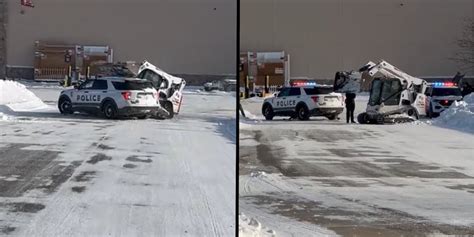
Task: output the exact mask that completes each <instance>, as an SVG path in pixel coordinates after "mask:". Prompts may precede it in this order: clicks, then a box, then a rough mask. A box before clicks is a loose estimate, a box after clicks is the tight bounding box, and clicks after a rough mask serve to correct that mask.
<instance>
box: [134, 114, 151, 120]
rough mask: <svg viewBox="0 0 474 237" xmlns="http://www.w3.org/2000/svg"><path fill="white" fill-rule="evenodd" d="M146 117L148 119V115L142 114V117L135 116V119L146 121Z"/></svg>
mask: <svg viewBox="0 0 474 237" xmlns="http://www.w3.org/2000/svg"><path fill="white" fill-rule="evenodd" d="M148 117H149V115H147V114H144V115H139V116H137V119H147V118H148Z"/></svg>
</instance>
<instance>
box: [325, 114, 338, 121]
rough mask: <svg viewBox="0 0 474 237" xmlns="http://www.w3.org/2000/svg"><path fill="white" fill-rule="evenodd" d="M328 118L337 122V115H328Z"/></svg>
mask: <svg viewBox="0 0 474 237" xmlns="http://www.w3.org/2000/svg"><path fill="white" fill-rule="evenodd" d="M326 118H328V119H329V120H335V119H336V118H337V115H336V114H330V115H326Z"/></svg>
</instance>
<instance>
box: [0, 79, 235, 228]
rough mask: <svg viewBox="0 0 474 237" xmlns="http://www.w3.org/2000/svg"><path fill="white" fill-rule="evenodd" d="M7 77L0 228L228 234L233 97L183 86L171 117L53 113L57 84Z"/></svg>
mask: <svg viewBox="0 0 474 237" xmlns="http://www.w3.org/2000/svg"><path fill="white" fill-rule="evenodd" d="M11 83H13V82H2V81H0V85H1V87H0V96H1V97H0V100H1V101H2V104H1V105H0V113H2V114H0V118H3V119H0V160H1V161H2V163H1V165H0V203H1V204H0V220H1V222H0V235H2V234H8V235H11V236H234V235H235V233H236V226H235V215H236V210H235V202H236V200H235V186H236V176H235V170H236V169H235V168H236V167H235V164H236V161H235V149H236V147H235V146H236V142H235V138H236V132H235V131H236V130H235V128H236V120H235V95H234V94H230V93H212V94H211V93H204V92H200V91H196V90H194V89H193V88H189V89H187V90H186V91H185V94H184V101H183V103H184V104H183V107H182V108H181V113H180V114H179V115H178V116H176V117H175V118H174V119H171V120H154V119H147V120H105V119H101V118H97V117H94V116H89V115H81V114H75V115H70V116H64V115H61V114H59V112H58V110H57V107H56V100H57V98H58V95H59V92H60V90H61V88H60V87H58V86H56V85H52V84H38V83H32V84H29V83H26V87H22V86H21V85H18V84H15V85H12V84H11ZM23 83H24V84H25V82H23ZM11 88H16V89H15V90H17V91H16V92H15V93H13V92H14V91H13V90H11ZM10 90H11V91H10ZM18 91H20V92H21V93H22V96H18V93H19V92H18ZM28 91H31V92H32V93H34V94H29V93H28ZM25 95H26V97H28V99H27V100H25ZM37 97H39V98H40V99H41V100H39V101H38V100H37V99H35V98H37ZM31 101H33V102H31ZM28 103H29V104H28ZM34 103H37V104H34Z"/></svg>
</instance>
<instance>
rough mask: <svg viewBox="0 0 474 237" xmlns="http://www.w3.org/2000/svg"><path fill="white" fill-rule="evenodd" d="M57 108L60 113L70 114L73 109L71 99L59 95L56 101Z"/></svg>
mask: <svg viewBox="0 0 474 237" xmlns="http://www.w3.org/2000/svg"><path fill="white" fill-rule="evenodd" d="M58 109H59V112H61V114H72V113H74V110H73V109H72V103H71V100H70V99H69V98H68V97H61V98H59V101H58Z"/></svg>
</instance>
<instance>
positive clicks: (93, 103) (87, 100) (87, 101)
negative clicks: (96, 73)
mask: <svg viewBox="0 0 474 237" xmlns="http://www.w3.org/2000/svg"><path fill="white" fill-rule="evenodd" d="M106 92H107V81H105V80H87V81H85V82H84V83H83V84H81V86H80V87H79V89H78V90H77V94H76V95H75V96H73V97H74V98H73V103H74V104H75V105H76V106H78V107H94V108H98V107H99V106H100V102H101V101H102V99H103V98H104V97H105V93H106ZM74 100H75V101H74Z"/></svg>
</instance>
